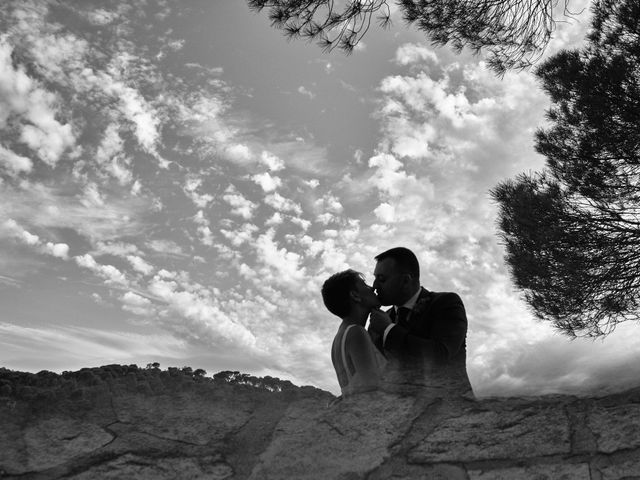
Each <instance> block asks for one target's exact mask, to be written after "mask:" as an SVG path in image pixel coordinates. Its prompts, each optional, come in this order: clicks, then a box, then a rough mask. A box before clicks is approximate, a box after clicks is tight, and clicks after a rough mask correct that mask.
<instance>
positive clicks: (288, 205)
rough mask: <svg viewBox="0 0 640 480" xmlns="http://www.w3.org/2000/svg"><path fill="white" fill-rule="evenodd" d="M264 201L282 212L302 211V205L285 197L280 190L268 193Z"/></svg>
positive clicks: (295, 212) (299, 212) (296, 212)
mask: <svg viewBox="0 0 640 480" xmlns="http://www.w3.org/2000/svg"><path fill="white" fill-rule="evenodd" d="M264 203H266V204H267V205H269V206H270V207H272V208H274V209H275V210H278V211H280V212H292V213H294V214H296V215H300V214H301V213H302V207H301V206H300V205H299V204H297V203H296V202H294V201H293V200H291V199H288V198H285V197H283V196H282V195H280V194H279V193H278V192H274V193H272V194H270V195H267V196H266V197H265V199H264Z"/></svg>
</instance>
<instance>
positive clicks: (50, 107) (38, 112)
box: [0, 38, 75, 169]
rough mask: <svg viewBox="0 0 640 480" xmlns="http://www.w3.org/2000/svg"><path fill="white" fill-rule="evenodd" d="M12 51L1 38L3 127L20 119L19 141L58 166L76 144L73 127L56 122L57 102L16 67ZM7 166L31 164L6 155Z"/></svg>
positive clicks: (23, 166)
mask: <svg viewBox="0 0 640 480" xmlns="http://www.w3.org/2000/svg"><path fill="white" fill-rule="evenodd" d="M12 51H13V48H12V47H11V45H9V44H8V43H7V40H6V38H0V107H1V108H0V127H5V126H6V123H7V119H8V118H9V116H10V115H16V116H17V117H18V118H19V119H20V122H19V126H18V128H19V134H20V135H19V139H20V141H21V142H22V143H24V144H26V145H27V146H28V147H29V148H30V149H32V150H33V151H34V152H35V154H36V155H37V156H38V157H39V158H40V160H42V161H43V162H45V163H46V164H47V165H49V166H52V167H53V166H55V165H56V164H57V162H58V160H59V159H60V157H61V155H62V154H63V152H64V151H65V150H66V149H68V148H70V147H72V146H73V145H74V144H75V135H74V133H73V131H72V128H71V125H70V124H68V123H67V124H62V123H60V122H59V121H58V120H57V119H56V116H57V103H58V99H57V97H56V95H55V94H54V93H52V92H49V91H46V90H44V88H42V87H41V86H39V85H38V83H37V82H35V81H34V80H33V79H32V78H30V77H29V76H28V75H27V74H26V73H25V71H24V69H22V68H21V67H20V66H18V67H14V65H13V62H12V59H11V54H12ZM2 156H3V157H8V160H7V159H5V160H4V161H5V162H8V163H10V164H11V165H13V166H14V167H15V166H19V167H21V169H25V167H26V166H28V163H27V162H25V161H24V160H22V159H21V158H16V157H15V156H11V155H7V153H6V152H5V153H4V154H2Z"/></svg>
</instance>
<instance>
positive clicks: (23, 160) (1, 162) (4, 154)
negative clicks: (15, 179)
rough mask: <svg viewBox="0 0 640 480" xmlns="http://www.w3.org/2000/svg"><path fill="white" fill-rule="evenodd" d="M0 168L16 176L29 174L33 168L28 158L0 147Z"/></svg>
mask: <svg viewBox="0 0 640 480" xmlns="http://www.w3.org/2000/svg"><path fill="white" fill-rule="evenodd" d="M0 166H2V167H4V170H5V171H6V170H8V171H9V173H11V174H14V175H15V174H18V173H21V172H25V173H29V172H30V171H31V169H32V167H33V162H32V161H31V159H30V158H27V157H23V156H22V155H18V154H17V153H15V152H13V151H11V150H9V149H7V148H5V147H4V146H3V145H0Z"/></svg>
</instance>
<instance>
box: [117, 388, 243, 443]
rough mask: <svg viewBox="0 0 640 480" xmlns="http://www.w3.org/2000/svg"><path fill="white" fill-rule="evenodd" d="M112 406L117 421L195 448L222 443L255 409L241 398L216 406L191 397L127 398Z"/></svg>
mask: <svg viewBox="0 0 640 480" xmlns="http://www.w3.org/2000/svg"><path fill="white" fill-rule="evenodd" d="M113 404H114V409H115V410H116V415H117V418H118V420H119V421H120V422H123V423H127V424H134V425H136V429H137V430H138V431H140V432H144V433H148V434H150V435H154V436H156V437H160V438H163V439H166V440H179V441H182V442H186V443H191V444H195V445H205V444H207V443H209V442H216V441H221V440H222V439H223V438H224V437H225V436H226V435H227V434H228V433H230V432H232V431H234V430H236V429H238V428H239V427H241V426H242V425H243V424H244V423H245V422H246V421H247V420H248V419H249V417H250V416H251V414H252V410H253V406H252V405H251V404H250V403H248V402H244V401H242V400H241V399H238V400H237V401H236V402H215V403H213V402H207V401H194V398H193V397H191V396H189V395H159V396H145V395H125V396H120V397H116V398H114V400H113Z"/></svg>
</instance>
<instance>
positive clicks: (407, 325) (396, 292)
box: [369, 247, 472, 395]
mask: <svg viewBox="0 0 640 480" xmlns="http://www.w3.org/2000/svg"><path fill="white" fill-rule="evenodd" d="M375 259H376V261H377V264H376V267H375V271H374V277H375V280H374V282H373V288H374V289H375V291H376V294H377V295H378V298H379V299H380V302H381V303H382V305H393V307H392V308H390V309H389V310H388V311H387V312H383V311H381V310H374V311H372V313H371V316H370V325H369V333H370V335H371V338H372V339H373V341H374V343H375V344H376V346H377V347H378V348H379V349H380V350H381V351H382V352H383V353H384V354H385V355H386V356H387V357H388V358H389V359H390V360H391V361H392V362H394V361H395V364H396V368H397V373H398V374H399V375H400V378H401V380H400V382H401V383H404V384H408V385H420V386H425V387H433V388H435V389H437V390H444V391H446V392H447V393H448V394H450V395H451V394H453V395H455V394H460V395H464V394H467V395H469V394H472V390H471V384H470V383H469V377H468V376H467V369H466V342H465V340H466V335H467V316H466V313H465V310H464V305H463V304H462V300H461V299H460V297H459V296H458V295H457V294H455V293H445V292H430V291H429V290H426V289H425V288H423V287H421V286H420V266H419V264H418V259H417V258H416V256H415V255H414V253H413V252H412V251H411V250H409V249H408V248H404V247H397V248H392V249H390V250H387V251H386V252H383V253H381V254H380V255H378V256H377V257H375Z"/></svg>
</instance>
